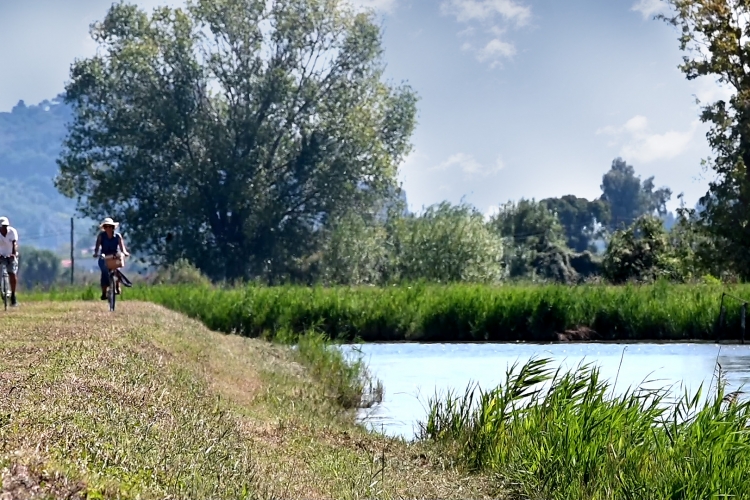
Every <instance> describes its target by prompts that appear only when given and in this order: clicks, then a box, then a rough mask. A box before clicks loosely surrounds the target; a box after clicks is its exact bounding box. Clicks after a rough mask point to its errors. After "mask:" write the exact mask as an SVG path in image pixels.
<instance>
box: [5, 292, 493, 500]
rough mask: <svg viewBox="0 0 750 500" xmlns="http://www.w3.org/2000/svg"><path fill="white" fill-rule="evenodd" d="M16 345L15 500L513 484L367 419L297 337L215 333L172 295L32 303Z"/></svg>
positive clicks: (459, 490)
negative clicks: (108, 302)
mask: <svg viewBox="0 0 750 500" xmlns="http://www.w3.org/2000/svg"><path fill="white" fill-rule="evenodd" d="M0 351H1V352H0V438H1V440H2V449H0V466H2V468H3V478H2V480H3V493H6V494H9V495H10V496H9V498H41V497H43V495H42V493H44V494H47V495H49V497H50V498H85V497H86V496H88V498H97V497H105V498H136V497H140V498H167V497H172V498H233V499H235V498H302V497H304V498H366V497H369V498H374V497H377V498H424V497H430V498H466V497H471V498H488V497H492V496H496V495H495V494H496V493H497V492H496V491H493V490H492V488H491V487H490V486H489V484H490V482H489V481H487V480H486V478H485V476H482V475H477V474H472V475H469V474H465V473H463V472H462V471H461V470H460V469H458V468H456V467H455V466H454V464H452V463H450V462H447V461H445V459H443V458H441V455H440V453H439V452H438V447H436V446H434V445H432V444H430V443H421V444H407V443H404V442H403V441H400V440H396V439H390V438H385V437H382V436H378V435H374V434H372V433H368V432H366V431H365V430H364V429H362V428H361V427H358V426H356V425H354V423H353V414H352V410H344V409H343V408H342V406H341V402H340V401H339V400H338V398H339V396H340V394H339V393H338V392H337V391H333V393H332V391H331V390H330V388H329V387H327V386H326V381H325V377H324V376H321V375H320V374H319V373H318V375H317V376H313V374H312V373H311V372H310V368H308V366H307V365H305V364H304V363H303V362H302V361H303V360H302V359H301V358H300V357H299V355H298V354H295V351H293V350H292V349H290V348H287V347H283V346H278V345H273V344H270V343H267V342H264V341H262V340H258V339H247V338H241V337H238V336H227V335H223V334H219V333H216V332H212V331H209V330H208V329H206V328H205V327H204V326H202V325H201V324H199V323H198V322H196V321H193V320H190V319H187V318H185V317H184V316H182V315H180V314H177V313H174V312H171V311H168V310H166V309H164V308H162V307H160V306H156V305H153V304H147V303H139V302H132V301H128V302H123V303H121V305H120V307H119V311H118V312H117V313H115V314H110V313H109V312H107V311H106V309H105V308H104V307H102V304H100V303H99V302H87V303H80V302H78V303H76V302H58V303H37V304H28V303H27V304H23V306H22V307H20V308H18V309H16V310H12V311H9V312H8V313H7V314H6V315H5V317H4V318H3V321H2V326H0ZM386 390H387V388H386ZM34 492H36V493H34ZM35 494H36V495H37V496H34V495H35ZM4 498H5V497H4Z"/></svg>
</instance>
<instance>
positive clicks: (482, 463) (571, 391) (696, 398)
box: [420, 359, 750, 500]
mask: <svg viewBox="0 0 750 500" xmlns="http://www.w3.org/2000/svg"><path fill="white" fill-rule="evenodd" d="M506 380H507V382H506V383H505V384H504V385H502V386H499V387H497V388H495V389H492V390H490V391H487V392H484V391H481V390H480V389H475V388H473V387H469V388H468V389H467V390H466V392H465V394H463V395H459V394H455V393H449V394H447V395H446V396H444V397H435V398H433V399H431V400H430V401H429V403H428V408H429V412H428V417H427V419H426V421H425V422H423V423H422V424H421V431H420V437H421V439H422V440H425V441H431V442H437V443H440V444H442V445H443V446H444V447H445V449H446V453H447V454H448V455H450V456H452V457H453V458H454V459H455V460H456V461H457V462H458V463H462V464H464V465H465V466H467V467H468V468H469V469H471V470H475V471H483V472H492V473H493V474H494V477H495V481H496V482H497V483H498V484H497V486H498V487H502V489H503V490H505V491H506V492H508V494H509V497H510V498H530V499H534V498H539V499H542V498H543V499H569V498H577V499H605V498H606V499H631V498H671V499H684V500H689V499H696V500H698V499H705V498H750V480H748V471H750V433H749V432H748V424H749V423H750V411H749V410H750V403H748V402H747V401H743V400H738V399H737V396H738V394H737V393H736V392H735V393H731V394H726V393H725V390H724V384H723V383H718V384H715V386H714V387H715V388H716V387H718V389H716V390H715V392H714V393H713V394H712V395H711V396H710V397H708V398H701V391H700V390H699V391H698V392H696V393H695V394H687V393H685V394H684V395H682V397H681V398H678V399H677V400H676V401H674V400H673V399H672V397H671V395H670V393H669V392H668V391H667V390H660V391H654V390H644V389H634V390H629V391H627V392H625V393H624V394H622V395H620V396H615V395H613V394H612V393H611V391H610V389H611V386H610V385H609V383H608V382H605V381H602V380H600V378H599V372H598V369H596V368H595V367H593V366H591V365H583V366H580V367H579V368H578V369H577V370H573V371H570V372H566V373H561V372H553V371H552V370H551V369H550V360H547V359H536V360H532V361H530V362H528V363H527V364H525V365H523V366H521V367H520V368H519V367H517V366H514V367H512V368H511V369H510V370H509V372H508V374H507V379H506ZM668 395H670V396H669V397H668Z"/></svg>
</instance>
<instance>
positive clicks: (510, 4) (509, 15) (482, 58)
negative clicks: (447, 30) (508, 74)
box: [440, 0, 531, 67]
mask: <svg viewBox="0 0 750 500" xmlns="http://www.w3.org/2000/svg"><path fill="white" fill-rule="evenodd" d="M440 9H441V11H442V13H443V14H444V15H450V16H454V17H455V18H456V20H457V21H458V22H460V23H464V24H468V27H467V28H466V29H464V30H462V31H460V32H459V36H462V37H469V38H471V39H472V40H473V43H472V41H467V42H464V43H463V44H462V47H461V48H462V49H464V50H470V51H472V52H474V54H475V56H476V58H477V60H478V61H479V62H483V63H489V64H490V66H491V67H495V66H498V65H499V64H500V63H501V61H502V60H504V59H510V58H511V57H513V56H514V55H515V54H516V47H515V45H513V43H512V42H509V41H507V40H506V39H505V34H506V32H507V31H508V29H509V28H518V27H522V26H526V25H527V24H528V23H529V21H530V19H531V7H528V6H526V5H523V4H522V3H521V2H520V1H519V0H444V1H443V3H442V4H441V5H440ZM478 28H481V30H480V29H478Z"/></svg>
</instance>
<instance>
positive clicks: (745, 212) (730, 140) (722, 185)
mask: <svg viewBox="0 0 750 500" xmlns="http://www.w3.org/2000/svg"><path fill="white" fill-rule="evenodd" d="M666 1H667V3H668V4H670V6H671V7H672V12H671V14H669V15H663V16H659V17H660V18H661V19H663V20H666V21H667V22H669V23H671V24H673V25H674V26H676V27H677V28H678V29H679V30H680V37H679V43H680V48H681V49H682V50H683V51H684V52H685V56H684V58H683V63H682V64H681V65H680V69H681V70H682V72H683V73H684V74H685V76H686V77H687V79H688V80H693V79H696V78H698V77H701V76H709V77H713V78H714V79H715V80H718V81H719V82H720V83H722V84H724V85H726V86H727V87H728V88H729V89H730V90H731V91H732V95H731V97H730V98H729V99H728V100H718V101H716V102H713V103H708V104H706V105H705V106H704V107H703V110H702V113H701V120H702V121H703V122H705V123H710V124H711V129H710V130H709V132H708V134H707V138H708V142H709V145H710V146H711V148H712V149H713V151H714V155H715V156H714V157H713V158H710V159H707V160H706V165H707V166H708V167H709V168H710V169H712V170H713V171H714V173H715V176H714V178H713V180H712V181H711V182H710V183H709V189H708V193H706V195H705V196H704V197H703V198H701V200H700V203H701V205H702V207H703V210H702V211H700V213H698V214H697V215H698V217H699V221H700V223H701V225H702V226H703V228H704V230H706V231H707V232H708V233H709V234H710V235H711V236H712V237H713V239H714V240H715V244H716V246H717V249H718V250H719V251H718V252H717V255H721V256H722V257H723V258H724V259H725V261H724V263H725V264H726V265H727V266H728V267H730V268H733V269H734V271H736V272H737V273H739V274H740V275H741V276H743V277H745V278H747V277H750V251H749V250H750V66H748V64H749V62H750V41H748V37H750V24H748V19H750V2H748V1H747V0H721V1H711V2H708V1H705V0H666Z"/></svg>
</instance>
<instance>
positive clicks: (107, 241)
mask: <svg viewBox="0 0 750 500" xmlns="http://www.w3.org/2000/svg"><path fill="white" fill-rule="evenodd" d="M121 238H122V237H121V236H120V233H114V234H113V235H112V237H111V238H110V237H109V236H107V232H106V231H102V232H101V233H99V243H101V245H102V255H115V254H116V253H117V252H119V251H120V239H121Z"/></svg>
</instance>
